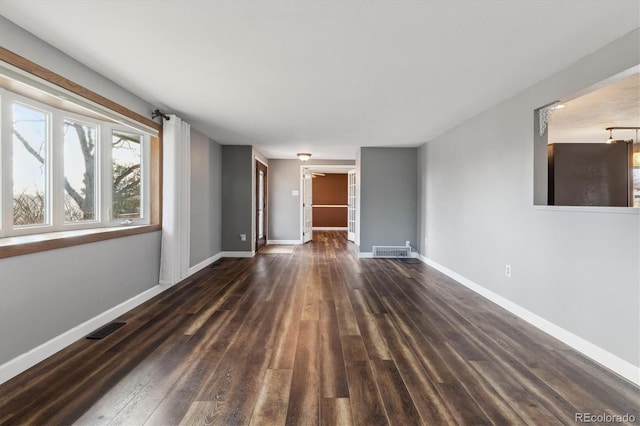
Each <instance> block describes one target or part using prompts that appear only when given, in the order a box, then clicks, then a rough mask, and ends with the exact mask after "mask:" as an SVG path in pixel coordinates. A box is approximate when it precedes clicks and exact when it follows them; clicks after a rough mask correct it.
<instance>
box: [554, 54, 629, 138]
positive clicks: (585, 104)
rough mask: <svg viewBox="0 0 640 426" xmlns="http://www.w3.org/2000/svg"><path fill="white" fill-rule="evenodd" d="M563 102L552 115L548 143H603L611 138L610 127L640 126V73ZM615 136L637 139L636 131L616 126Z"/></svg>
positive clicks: (613, 134)
mask: <svg viewBox="0 0 640 426" xmlns="http://www.w3.org/2000/svg"><path fill="white" fill-rule="evenodd" d="M637 68H638V67H637ZM563 104H564V108H562V109H556V110H555V111H554V113H553V114H552V116H551V121H550V123H549V133H548V135H549V138H548V140H549V143H558V142H560V143H572V142H595V143H604V142H606V141H607V139H609V132H608V131H607V130H605V129H606V128H607V127H640V73H637V72H636V73H634V74H632V75H630V76H627V77H625V78H622V79H620V80H618V81H615V82H611V83H610V84H608V85H606V86H604V87H601V88H598V89H596V90H594V91H592V92H589V93H587V94H585V95H582V96H579V97H577V98H575V99H573V100H569V101H566V102H563ZM612 136H613V138H614V139H622V140H629V139H634V140H635V131H634V130H615V131H614V132H613V133H612Z"/></svg>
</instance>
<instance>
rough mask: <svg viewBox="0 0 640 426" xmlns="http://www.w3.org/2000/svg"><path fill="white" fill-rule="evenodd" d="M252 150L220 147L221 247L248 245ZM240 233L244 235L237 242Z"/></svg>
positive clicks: (242, 248)
mask: <svg viewBox="0 0 640 426" xmlns="http://www.w3.org/2000/svg"><path fill="white" fill-rule="evenodd" d="M252 188H253V149H252V147H251V146H245V145H223V146H222V223H223V224H224V226H223V227H222V250H223V251H246V252H250V251H251V248H252V244H253V243H252V241H251V235H252V229H253V224H252V221H253V214H252V209H253V198H254V194H253V189H252ZM240 234H247V240H246V241H240Z"/></svg>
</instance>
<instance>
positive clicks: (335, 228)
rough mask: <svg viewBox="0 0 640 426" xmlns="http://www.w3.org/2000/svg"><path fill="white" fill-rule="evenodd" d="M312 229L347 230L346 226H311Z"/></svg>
mask: <svg viewBox="0 0 640 426" xmlns="http://www.w3.org/2000/svg"><path fill="white" fill-rule="evenodd" d="M311 229H312V230H314V231H348V230H349V228H347V227H346V226H314V227H312V228H311Z"/></svg>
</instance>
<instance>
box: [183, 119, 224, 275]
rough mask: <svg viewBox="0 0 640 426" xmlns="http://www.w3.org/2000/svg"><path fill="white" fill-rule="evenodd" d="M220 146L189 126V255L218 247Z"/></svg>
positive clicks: (196, 257)
mask: <svg viewBox="0 0 640 426" xmlns="http://www.w3.org/2000/svg"><path fill="white" fill-rule="evenodd" d="M221 229H222V147H221V146H220V145H219V144H217V143H216V142H214V141H212V140H211V139H209V138H208V137H206V136H204V135H203V134H201V133H199V132H198V131H197V130H194V129H193V127H192V128H191V254H190V256H191V258H190V262H189V264H190V265H191V266H195V265H197V264H198V263H200V262H202V261H204V260H206V259H209V258H210V257H212V256H215V255H216V254H218V253H220V252H221V251H222V236H221Z"/></svg>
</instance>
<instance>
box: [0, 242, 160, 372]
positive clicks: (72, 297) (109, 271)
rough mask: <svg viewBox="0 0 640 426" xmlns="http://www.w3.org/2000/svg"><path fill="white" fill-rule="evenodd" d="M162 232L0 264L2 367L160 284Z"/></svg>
mask: <svg viewBox="0 0 640 426" xmlns="http://www.w3.org/2000/svg"><path fill="white" fill-rule="evenodd" d="M159 270H160V233H159V232H152V233H149V234H142V235H134V236H130V237H124V238H117V239H113V240H105V241H100V242H97V243H91V244H82V245H79V246H74V247H69V248H63V249H57V250H50V251H44V252H40V253H34V254H29V255H24V256H16V257H10V258H6V259H0V277H1V278H0V287H1V289H2V297H0V341H2V344H0V364H3V363H5V362H7V361H9V360H11V359H12V358H15V357H16V356H18V355H20V354H23V353H25V352H27V351H29V350H31V349H33V348H35V347H36V346H39V345H41V344H43V343H45V342H46V341H48V340H50V339H52V338H54V337H56V336H58V335H60V334H61V333H64V332H65V331H68V330H70V329H71V328H73V327H75V326H77V325H79V324H81V323H83V322H85V321H87V320H89V319H91V318H93V317H95V316H96V315H98V314H101V313H102V312H104V311H106V310H108V309H110V308H113V307H114V306H116V305H119V304H120V303H122V302H124V301H126V300H128V299H130V298H132V297H134V296H136V295H138V294H140V293H142V292H143V291H145V290H147V289H149V288H151V287H153V286H155V285H157V284H158V271H159Z"/></svg>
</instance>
